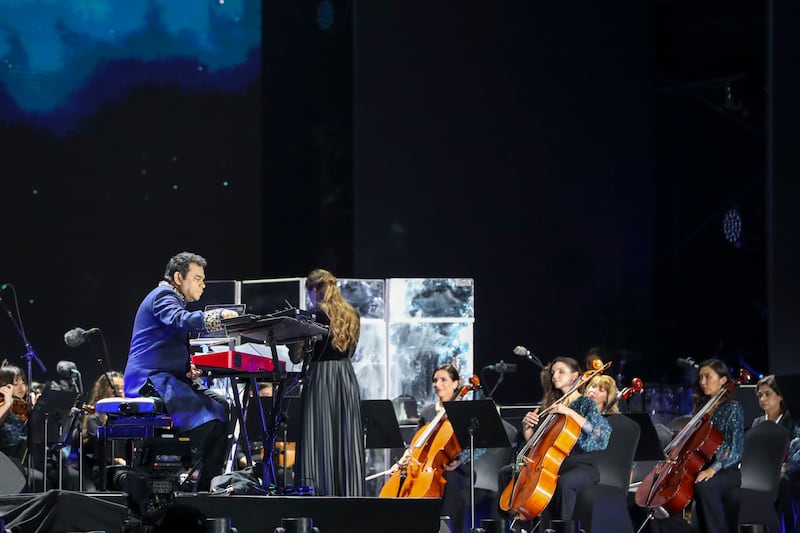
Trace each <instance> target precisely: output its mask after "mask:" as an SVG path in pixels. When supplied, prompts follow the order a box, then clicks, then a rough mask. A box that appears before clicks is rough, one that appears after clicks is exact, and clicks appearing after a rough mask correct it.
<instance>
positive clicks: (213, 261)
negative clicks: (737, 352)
mask: <svg viewBox="0 0 800 533" xmlns="http://www.w3.org/2000/svg"><path fill="white" fill-rule="evenodd" d="M261 16H262V15H261V3H260V2H259V0H226V1H225V2H221V1H213V2H212V1H209V2H202V1H201V2H198V1H195V0H126V1H125V2H117V1H113V0H98V1H95V2H50V1H45V0H41V1H39V0H31V1H27V2H3V3H2V5H0V146H2V154H3V158H2V175H3V179H2V189H1V190H2V193H1V194H0V213H2V215H0V216H2V247H0V258H2V261H1V262H0V283H4V284H5V283H11V284H13V288H14V289H16V290H15V291H12V290H11V288H10V287H6V288H5V289H4V290H2V293H0V295H2V298H3V300H4V301H5V302H6V304H7V305H8V306H9V307H10V308H11V309H12V311H13V312H14V314H15V315H16V310H14V309H13V307H14V306H13V304H14V302H15V298H14V296H15V295H16V297H17V301H18V303H19V312H20V314H21V316H22V318H23V321H24V322H23V324H24V326H25V330H26V332H27V336H28V339H29V341H30V342H31V344H32V345H33V348H34V349H35V350H36V352H37V353H38V355H39V356H40V357H41V358H42V360H43V361H44V362H45V363H46V365H47V367H48V373H47V375H46V376H45V375H43V374H42V373H41V371H39V370H38V369H36V371H35V373H34V378H35V379H43V378H44V377H50V378H53V377H55V369H56V362H57V361H58V360H59V359H71V360H74V361H76V362H77V363H78V365H79V367H80V368H81V369H83V370H84V380H85V381H86V386H87V387H89V386H90V385H91V382H90V379H91V380H93V379H94V377H95V376H96V375H98V374H99V368H98V367H97V366H96V365H95V362H94V358H93V356H92V352H91V350H90V349H89V348H88V347H87V346H82V347H80V348H78V349H76V350H70V349H69V348H67V347H66V346H65V345H64V342H63V334H64V332H66V331H67V330H69V329H71V328H74V327H76V326H79V327H83V328H89V327H99V328H101V329H102V330H103V332H104V334H105V339H106V340H107V341H108V347H109V350H110V355H111V360H112V364H113V366H114V367H115V368H117V369H119V370H122V368H123V367H124V363H125V359H126V356H127V350H128V343H129V341H130V331H131V325H132V321H133V316H134V313H135V312H136V308H137V306H138V304H139V301H140V300H141V298H142V297H143V296H144V295H145V293H146V292H147V291H148V290H149V289H150V288H151V287H153V286H154V285H155V283H156V282H157V281H158V280H159V279H160V277H161V276H162V274H163V269H164V266H165V264H166V261H167V259H168V258H169V257H170V256H171V255H173V254H175V253H177V252H180V251H182V250H191V251H195V252H197V253H200V254H202V255H204V256H205V257H206V258H207V259H208V261H209V266H208V268H207V275H208V277H209V278H211V279H215V278H216V279H225V278H228V279H230V278H242V277H256V276H258V275H259V274H260V259H261V250H260V243H261V194H262V169H261V142H262V134H261V129H262V123H261V95H262V91H261V79H262V66H261V23H262V21H261ZM96 346H97V347H98V348H99V347H100V346H102V345H101V343H96ZM24 353H25V347H24V346H23V343H22V341H21V340H20V338H19V337H18V335H17V332H16V331H15V330H14V328H13V327H12V325H11V323H10V321H9V320H7V317H5V316H4V317H3V318H2V320H0V359H2V358H7V359H8V360H9V361H10V362H12V363H16V364H20V365H24V361H23V360H21V359H20V355H22V354H24ZM34 368H36V367H34ZM87 370H88V371H87Z"/></svg>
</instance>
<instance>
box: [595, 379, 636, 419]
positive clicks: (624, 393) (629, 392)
mask: <svg viewBox="0 0 800 533" xmlns="http://www.w3.org/2000/svg"><path fill="white" fill-rule="evenodd" d="M643 390H644V384H643V383H642V380H641V379H639V378H633V379H632V380H631V384H630V385H629V386H627V387H625V388H623V389H621V390H619V391H617V399H616V400H614V403H611V402H609V403H607V404H606V408H605V409H603V412H602V413H600V414H603V415H607V414H608V410H609V409H611V407H613V406H614V405H617V404H618V403H619V402H620V401H621V400H627V399H628V398H630V397H631V396H633V395H634V394H639V393H640V392H642V391H643Z"/></svg>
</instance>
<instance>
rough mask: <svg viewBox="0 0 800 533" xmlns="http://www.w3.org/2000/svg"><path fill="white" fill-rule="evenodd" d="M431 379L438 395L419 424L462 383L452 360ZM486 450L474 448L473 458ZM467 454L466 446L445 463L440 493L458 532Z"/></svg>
mask: <svg viewBox="0 0 800 533" xmlns="http://www.w3.org/2000/svg"><path fill="white" fill-rule="evenodd" d="M431 382H432V384H433V391H434V393H435V394H436V397H437V399H436V401H434V402H432V403H429V404H426V405H425V406H423V407H422V409H421V410H420V420H419V426H420V427H422V426H424V425H425V424H427V423H428V422H430V421H431V420H433V419H434V417H435V416H436V414H437V413H438V412H439V411H441V410H442V409H444V405H443V403H444V402H449V401H452V400H454V399H456V397H457V396H458V393H459V390H460V389H461V387H462V384H461V378H460V377H459V374H458V369H457V368H456V367H455V366H454V365H452V364H445V365H441V366H439V367H437V368H436V370H434V371H433V376H432V377H431ZM485 451H486V450H485V449H483V448H477V449H475V458H478V457H479V456H480V455H482V454H483V453H485ZM470 457H471V456H470V451H469V448H465V449H462V450H461V452H459V454H458V455H457V456H456V458H455V459H453V461H451V462H450V463H449V464H446V465H444V469H445V472H444V478H445V481H446V482H447V483H446V484H445V486H444V493H443V494H442V507H441V512H440V514H441V515H442V516H445V515H446V516H450V519H451V530H452V531H454V532H459V533H460V532H461V531H462V530H463V528H464V517H465V515H466V509H467V502H468V498H469V497H468V494H469V488H470V482H469V467H468V466H467V467H465V465H467V464H468V463H469V461H470ZM404 460H405V457H404V458H402V459H401V462H403V461H404Z"/></svg>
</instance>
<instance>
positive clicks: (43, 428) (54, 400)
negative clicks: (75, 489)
mask: <svg viewBox="0 0 800 533" xmlns="http://www.w3.org/2000/svg"><path fill="white" fill-rule="evenodd" d="M77 398H78V392H77V391H66V390H57V389H53V388H51V387H50V383H48V384H47V385H45V388H44V390H43V391H42V395H41V396H39V398H38V399H37V400H36V405H34V406H33V409H32V410H31V414H30V419H29V420H28V424H30V426H31V441H30V442H29V443H28V453H30V454H31V458H33V453H32V446H33V445H34V444H39V445H41V446H42V450H43V456H42V473H43V474H44V475H43V478H44V479H43V489H44V490H43V492H47V451H48V449H47V448H48V446H49V445H50V444H52V443H55V442H58V441H59V440H60V438H61V429H60V428H62V427H65V426H66V427H70V426H71V424H69V420H70V412H71V411H72V407H73V406H74V405H75V400H76V399H77ZM32 464H33V462H32Z"/></svg>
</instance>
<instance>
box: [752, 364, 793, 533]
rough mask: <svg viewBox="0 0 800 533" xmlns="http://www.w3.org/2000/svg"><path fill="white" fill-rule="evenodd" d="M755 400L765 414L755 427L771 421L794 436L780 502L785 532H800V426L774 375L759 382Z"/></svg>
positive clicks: (784, 468) (780, 491)
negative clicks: (798, 530)
mask: <svg viewBox="0 0 800 533" xmlns="http://www.w3.org/2000/svg"><path fill="white" fill-rule="evenodd" d="M756 397H757V398H758V406H759V407H760V408H761V409H762V410H763V411H764V414H763V415H761V416H758V417H756V418H755V419H754V420H753V424H752V425H753V426H755V425H756V424H760V423H762V422H764V421H767V420H771V421H773V422H775V423H777V424H780V425H781V427H783V428H784V429H786V431H788V432H789V434H790V435H792V440H791V441H790V445H789V453H788V454H787V457H786V461H785V462H784V464H783V465H782V467H781V480H780V483H779V485H778V502H777V503H778V513H779V515H780V518H781V520H782V522H783V529H784V531H797V526H798V525H800V524H798V523H797V519H796V518H795V517H796V516H797V515H798V512H800V498H799V497H800V452H799V450H800V427H798V425H797V424H795V422H794V421H793V420H792V414H791V413H790V412H789V410H788V409H787V407H786V403H785V402H784V399H783V393H782V392H781V388H780V386H779V384H778V381H777V379H775V376H774V375H773V374H770V375H768V376H764V377H763V378H761V379H760V380H758V383H756Z"/></svg>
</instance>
